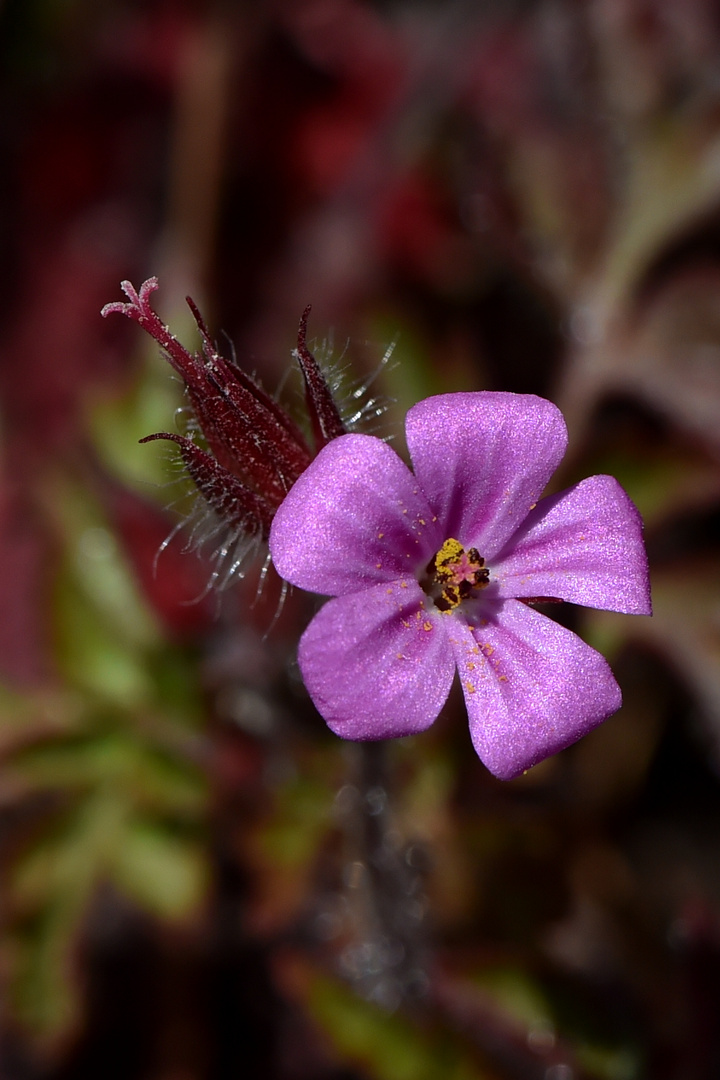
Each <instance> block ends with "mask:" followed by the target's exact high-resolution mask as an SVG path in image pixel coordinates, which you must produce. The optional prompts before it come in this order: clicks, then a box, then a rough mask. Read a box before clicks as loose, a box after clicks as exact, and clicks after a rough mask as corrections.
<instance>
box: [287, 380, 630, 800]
mask: <svg viewBox="0 0 720 1080" xmlns="http://www.w3.org/2000/svg"><path fill="white" fill-rule="evenodd" d="M406 433H407V442H408V447H409V450H410V456H411V458H412V463H413V469H414V472H411V471H410V469H408V468H407V466H406V465H405V464H404V463H403V462H402V461H401V460H400V458H399V457H398V456H397V454H396V453H395V452H394V451H393V450H392V449H390V447H389V446H387V445H386V444H385V443H384V442H382V441H381V440H379V439H376V438H373V437H371V436H366V435H344V436H341V437H340V438H337V439H335V440H333V441H332V442H329V443H328V444H327V445H326V446H325V447H324V449H322V450H321V451H320V454H319V455H318V457H317V458H316V459H315V460H314V461H313V462H312V463H311V464H310V465H309V466H308V467H307V469H306V470H305V471H304V472H303V473H302V475H301V476H300V477H299V479H298V480H297V481H296V483H295V484H294V486H293V487H292V489H291V490H290V492H289V493H288V495H287V496H286V497H285V499H284V501H283V502H282V503H281V505H280V507H279V508H278V510H277V512H276V515H275V518H274V520H273V523H272V528H271V532H270V550H271V554H272V558H273V561H274V563H275V566H276V568H277V570H278V572H279V573H280V574H281V576H282V577H284V578H285V579H286V580H287V581H289V582H291V583H292V584H294V585H298V586H300V587H301V588H303V589H308V590H310V591H312V592H316V593H320V594H324V595H326V596H331V597H334V599H332V600H330V601H329V602H328V603H327V604H326V605H325V606H324V607H323V608H322V609H321V610H320V612H319V613H318V614H317V615H316V616H315V618H314V619H313V621H312V622H311V623H310V625H309V626H308V628H307V630H306V631H305V633H304V635H303V637H302V639H301V641H300V648H299V661H300V668H301V671H302V674H303V678H304V680H305V683H306V686H307V688H308V691H309V693H310V696H311V697H312V699H313V701H314V702H315V704H316V706H317V708H318V710H319V711H320V713H321V714H322V716H323V717H324V718H325V720H326V721H327V723H328V725H329V726H330V727H331V728H332V730H333V731H334V732H336V733H337V734H338V735H340V736H342V737H343V738H347V739H359V740H363V739H384V738H390V737H395V736H402V735H411V734H415V733H417V732H419V731H423V730H425V728H427V727H429V725H430V724H432V722H433V721H434V720H435V718H436V717H437V715H438V713H439V712H440V710H441V709H442V707H443V705H444V703H445V700H446V698H447V696H448V693H449V691H450V686H451V683H452V681H453V677H454V673H455V670H456V669H457V671H458V673H459V676H460V681H461V684H462V688H463V692H464V695H465V702H466V705H467V711H468V716H469V719H470V732H471V736H472V740H473V744H474V746H475V749H476V750H477V753H478V754H479V756H480V757H481V759H482V760H483V761H484V762H485V764H486V765H487V767H488V768H489V769H490V771H491V772H493V773H495V775H496V776H499V777H501V778H502V779H511V778H512V777H514V776H517V775H518V774H520V773H522V772H523V771H524V770H525V769H528V768H529V767H530V766H531V765H535V764H537V762H539V761H542V760H543V759H544V758H546V757H548V756H549V755H550V754H553V753H555V752H556V751H558V750H561V749H563V748H564V747H566V746H568V745H569V744H570V743H572V742H574V741H575V740H576V739H579V738H580V737H581V736H582V735H585V734H586V733H587V732H588V731H590V730H592V728H594V727H596V726H597V725H598V724H600V723H602V721H603V720H605V719H607V717H608V716H610V715H611V714H612V713H614V712H616V711H617V709H618V708H619V707H620V704H621V694H620V688H619V687H618V685H617V683H616V681H615V679H614V677H613V675H612V672H611V671H610V668H609V666H608V664H607V662H606V661H605V660H604V658H603V657H602V656H600V654H599V653H597V652H596V651H595V650H594V649H591V648H590V647H589V646H588V645H586V644H585V642H583V641H582V640H581V639H580V638H579V637H577V635H575V634H573V633H571V632H570V631H569V630H567V629H565V628H564V627H562V626H560V625H559V624H558V623H556V622H554V621H553V620H551V619H549V618H547V617H546V616H544V615H542V614H540V613H539V612H537V611H535V610H533V608H531V607H529V606H528V604H527V603H524V602H523V600H528V599H531V598H532V599H536V598H540V597H547V598H555V599H561V600H567V601H570V602H572V603H576V604H584V605H586V606H589V607H596V608H605V609H607V610H610V611H621V612H625V613H627V614H644V615H649V614H650V612H651V605H650V592H649V582H648V569H647V559H646V555H645V549H644V546H643V541H642V522H641V519H640V516H639V514H638V512H637V510H636V508H635V506H634V505H633V503H632V502H631V500H630V499H629V498H628V496H627V495H626V494H625V492H624V491H623V490H622V488H621V487H620V485H619V484H618V483H617V481H616V480H614V479H613V478H612V477H610V476H593V477H590V478H589V479H588V480H584V481H583V482H582V483H580V484H577V485H575V486H574V487H572V488H569V489H568V490H567V491H564V492H562V493H561V494H559V495H553V496H550V497H548V498H545V499H542V500H541V499H540V497H541V495H542V492H543V489H544V488H545V486H546V484H547V482H548V480H549V479H550V477H551V476H552V474H553V472H554V471H555V469H556V468H557V466H558V464H559V462H560V461H561V459H562V457H563V454H564V452H565V448H566V445H567V430H566V427H565V423H564V420H563V418H562V415H561V413H560V412H559V410H558V409H557V408H556V407H555V406H554V405H553V404H551V403H550V402H549V401H545V400H544V399H543V398H539V397H535V396H532V395H519V394H509V393H489V392H482V393H474V394H444V395H441V396H439V397H433V398H429V399H427V400H426V401H422V402H420V403H419V404H418V405H416V406H414V407H413V408H412V409H411V410H410V412H409V413H408V416H407V421H406ZM538 500H540V501H538Z"/></svg>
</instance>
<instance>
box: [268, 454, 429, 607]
mask: <svg viewBox="0 0 720 1080" xmlns="http://www.w3.org/2000/svg"><path fill="white" fill-rule="evenodd" d="M442 541H443V537H442V536H441V535H440V530H439V527H438V525H437V523H436V522H434V521H433V515H432V512H431V510H430V507H429V506H428V504H427V500H426V499H425V497H424V496H423V494H422V492H421V491H420V490H419V488H418V484H417V481H416V480H415V477H414V476H413V474H412V473H411V472H410V470H409V469H408V468H407V466H406V465H404V464H403V462H402V461H401V460H400V458H399V457H398V456H397V454H396V453H395V451H394V450H391V449H390V447H389V446H387V445H386V444H385V443H384V442H381V440H380V439H375V438H373V437H372V436H370V435H343V436H341V437H340V438H339V439H333V441H332V442H330V443H328V445H327V446H326V447H325V448H324V449H323V450H321V451H320V453H319V454H318V456H317V457H316V458H315V460H314V461H313V462H312V463H311V465H310V466H309V467H308V468H307V469H306V470H305V472H304V473H303V474H302V476H301V477H300V478H299V480H298V481H297V482H296V483H295V484H294V485H293V487H292V488H291V489H290V491H289V492H288V494H287V496H286V498H285V500H284V501H283V502H282V503H281V505H280V507H279V509H278V511H277V513H276V515H275V519H274V521H273V525H272V530H271V532H270V552H271V554H272V557H273V561H274V563H275V566H276V568H277V571H278V573H279V574H280V575H281V577H284V578H285V579H286V580H287V581H289V582H291V583H292V584H293V585H299V586H300V587H301V588H302V589H308V590H310V591H311V592H317V593H321V594H323V595H326V596H342V595H344V594H345V593H351V592H356V591H357V590H358V589H362V588H364V587H367V586H370V585H375V584H377V583H378V582H380V581H392V580H394V579H397V578H401V577H403V575H407V577H408V580H409V581H411V582H413V583H414V584H416V581H415V576H414V575H415V574H416V573H419V572H420V571H421V570H423V569H424V568H425V566H426V565H427V563H428V561H429V559H430V558H431V557H432V555H433V554H434V553H435V551H437V549H438V548H439V547H440V545H441V544H442Z"/></svg>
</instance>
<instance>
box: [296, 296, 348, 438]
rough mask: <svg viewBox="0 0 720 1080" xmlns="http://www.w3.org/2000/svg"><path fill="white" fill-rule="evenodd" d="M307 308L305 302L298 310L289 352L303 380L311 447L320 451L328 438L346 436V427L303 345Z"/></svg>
mask: <svg viewBox="0 0 720 1080" xmlns="http://www.w3.org/2000/svg"><path fill="white" fill-rule="evenodd" d="M311 310H312V306H311V305H310V304H308V306H307V307H306V308H305V310H304V311H303V313H302V316H301V318H300V327H299V329H298V338H297V349H295V352H294V353H293V355H294V356H296V357H297V360H298V363H299V364H300V369H301V371H302V373H303V378H304V379H305V400H306V401H307V407H308V412H309V414H310V421H311V423H312V429H313V436H314V437H315V449H316V450H321V449H322V447H323V446H325V445H326V444H327V443H329V442H330V440H331V439H337V438H338V437H339V436H340V435H346V434H347V429H346V427H345V425H344V424H343V421H342V417H341V416H340V412H339V410H338V407H337V405H336V404H335V399H334V398H333V396H332V391H331V390H330V387H329V386H328V384H327V380H326V378H325V376H324V375H323V373H322V371H321V370H320V367H319V365H318V362H317V360H316V359H315V357H314V356H313V354H312V353H311V352H310V350H309V349H308V347H307V321H308V316H309V314H310V311H311Z"/></svg>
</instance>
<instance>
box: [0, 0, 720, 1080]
mask: <svg viewBox="0 0 720 1080" xmlns="http://www.w3.org/2000/svg"><path fill="white" fill-rule="evenodd" d="M718 70H720V20H719V18H718V13H717V10H716V5H714V4H713V3H711V2H710V0H690V2H688V3H683V4H674V3H671V2H670V0H585V2H583V3H576V2H574V0H537V2H534V3H526V2H522V0H517V2H512V3H508V2H504V0H488V2H485V3H482V4H472V3H464V2H463V0H453V2H452V3H445V2H443V3H440V2H436V0H427V2H424V3H417V2H413V0H387V2H383V3H379V2H371V0H278V2H273V3H264V2H261V3H258V4H254V5H248V4H227V3H223V2H220V0H217V2H209V3H199V2H195V0H151V2H149V3H143V4H139V3H135V2H134V0H106V2H105V3H100V4H97V3H96V4H91V3H90V2H89V0H52V2H49V0H48V2H40V0H36V2H32V3H30V2H27V0H5V3H4V5H2V6H0V154H1V155H2V160H3V163H4V164H3V170H2V174H1V175H0V243H1V244H2V250H3V259H2V260H0V281H1V287H0V604H1V610H2V619H0V672H1V673H2V686H1V687H0V875H1V877H2V885H3V887H2V892H1V893H0V926H1V927H2V941H1V942H0V1075H1V1076H2V1078H3V1080H6V1078H7V1080H70V1078H72V1080H83V1078H85V1077H91V1076H92V1077H95V1076H103V1077H105V1078H108V1080H113V1078H115V1077H117V1080H121V1078H122V1080H129V1078H134V1077H137V1078H138V1080H139V1078H140V1077H142V1078H143V1080H144V1078H149V1077H152V1078H153V1080H155V1078H157V1080H169V1078H170V1077H173V1078H177V1077H179V1076H182V1077H183V1078H184V1080H191V1078H192V1080H215V1078H218V1080H219V1078H223V1080H224V1078H225V1077H234V1076H239V1075H243V1076H258V1077H263V1078H264V1080H265V1078H267V1080H273V1078H277V1080H322V1078H327V1080H356V1078H357V1080H364V1078H377V1080H402V1078H404V1077H413V1078H414V1077H418V1078H424V1077H427V1078H430V1077H436V1076H443V1075H447V1076H448V1077H449V1078H450V1077H457V1078H458V1080H459V1078H463V1080H464V1078H468V1080H469V1078H471V1077H476V1078H478V1080H536V1078H537V1080H715V1078H716V1076H717V1075H718V1073H719V1072H720V1041H719V1040H718V1031H717V1015H718V1013H719V1012H720V872H719V871H718V867H719V866H720V842H719V836H720V831H719V830H720V797H719V795H720V791H719V786H718V769H719V768H720V647H719V645H718V642H719V641H720V636H719V635H720V631H719V627H720V621H719V619H720V615H719V613H720V595H718V588H719V585H718V583H719V582H720V457H719V450H720V438H719V432H720V318H719V316H718V311H719V310H720V308H719V307H718V297H719V296H720V166H719V162H720V156H719V153H718V151H719V148H720V109H719V108H718V106H719V105H720V83H719V82H718ZM150 274H157V275H158V276H159V278H160V283H161V291H160V293H159V294H158V307H159V310H160V312H161V313H162V317H163V318H164V319H165V320H166V321H167V322H168V324H170V325H171V326H172V328H173V330H174V331H175V332H176V333H177V334H178V336H179V337H180V338H181V339H182V340H183V341H185V342H186V343H187V344H188V345H192V344H194V339H193V333H194V331H193V330H192V324H191V320H190V318H189V315H188V314H187V312H186V309H185V307H184V302H183V300H184V296H185V294H187V293H189V294H191V295H192V296H193V297H194V299H195V300H196V301H197V302H198V303H199V305H200V306H201V308H202V309H203V311H204V312H205V313H206V317H207V319H208V323H209V324H210V325H211V327H212V328H213V332H216V333H217V335H218V340H219V341H220V343H221V345H222V347H223V348H225V347H226V346H227V348H228V349H229V348H230V345H229V344H228V342H227V340H226V339H229V341H230V342H232V343H233V347H234V349H235V350H236V352H237V356H238V358H239V360H240V362H241V363H243V364H244V365H245V366H246V367H248V368H249V369H257V371H258V373H259V375H260V376H261V378H262V380H263V382H264V384H265V385H267V386H268V387H271V388H275V387H279V394H280V395H281V396H282V397H283V398H284V399H285V400H288V401H289V402H290V404H291V405H292V400H293V395H294V394H295V390H294V389H293V386H294V384H293V382H292V380H289V381H287V382H286V381H284V379H285V372H286V369H287V365H288V361H289V355H290V350H291V349H292V348H293V346H294V344H295V340H294V339H295V333H296V329H297V323H298V318H299V315H300V313H301V311H302V310H303V308H304V306H305V305H306V304H307V303H309V302H311V303H312V305H313V311H312V315H311V320H310V329H311V333H312V334H316V335H317V337H318V339H319V340H320V342H321V343H322V342H323V341H324V339H325V338H326V336H327V338H328V341H327V342H325V346H326V347H325V348H324V349H323V350H322V351H323V354H324V355H326V356H330V358H331V362H332V363H333V364H334V365H336V366H339V367H344V366H346V365H349V366H350V369H351V374H350V375H349V376H348V378H347V381H348V383H351V382H352V379H353V378H354V377H358V378H365V377H368V376H369V375H371V374H372V372H373V371H375V369H376V368H377V366H378V363H379V362H380V359H381V357H382V356H383V354H384V353H385V351H386V349H387V347H388V344H389V343H391V342H394V343H395V349H394V353H393V362H391V363H390V364H388V365H386V366H385V367H383V368H382V370H381V371H380V372H379V374H378V375H377V379H376V383H374V384H373V393H375V392H376V391H377V392H378V394H379V395H380V396H381V397H387V398H388V399H391V401H392V402H393V403H394V404H392V405H391V406H390V408H389V410H388V412H387V413H386V414H385V415H384V416H383V417H382V418H381V420H380V421H379V423H380V424H381V425H382V431H384V432H390V433H392V434H394V435H395V436H398V435H399V432H400V431H401V430H402V418H403V416H404V413H405V411H406V409H407V408H408V407H409V406H410V405H411V404H413V403H414V402H415V401H417V400H418V399H419V398H421V397H423V396H426V395H428V394H431V393H435V392H438V391H442V390H451V389H466V390H470V389H478V388H482V387H488V388H497V389H507V390H515V391H521V392H533V393H541V394H545V395H547V396H549V397H551V398H553V400H555V401H557V403H558V404H559V405H560V406H561V407H562V409H563V411H564V412H565V414H566V416H567V419H568V424H569V428H570V436H571V438H570V453H569V456H568V459H567V461H566V462H565V464H564V467H563V473H562V475H561V477H560V478H559V483H560V485H565V484H570V483H573V482H574V481H575V480H577V479H580V478H581V477H584V476H586V475H589V474H592V473H595V472H610V473H612V474H614V475H616V476H617V477H618V478H619V479H620V481H621V482H622V483H623V485H624V486H625V488H626V489H627V491H628V492H629V494H630V495H631V496H632V498H633V499H634V500H635V502H636V503H637V505H638V506H639V507H640V509H641V511H642V513H643V515H644V519H645V523H646V533H647V539H648V547H649V552H650V556H651V562H652V571H653V589H654V602H655V614H654V617H653V618H652V619H630V618H623V617H618V616H614V615H611V614H607V613H603V612H585V611H583V612H580V611H576V610H573V609H569V608H568V609H567V610H566V609H564V608H563V609H562V610H561V611H560V612H559V614H558V612H557V611H556V612H554V613H553V614H554V615H555V616H557V617H558V618H560V619H561V620H562V621H563V622H565V623H567V625H569V626H570V627H571V628H572V629H575V630H577V631H578V632H580V633H582V634H583V635H584V636H585V637H586V639H587V640H588V641H590V642H591V643H592V644H593V645H595V646H596V647H598V648H600V649H601V650H602V651H603V652H605V654H606V655H607V656H608V657H609V658H610V659H611V661H612V663H613V666H614V669H615V671H616V673H617V675H618V678H619V680H620V682H621V684H622V688H623V694H624V706H623V709H622V710H621V712H620V713H619V714H618V715H617V716H616V717H614V718H612V719H611V720H610V721H608V722H607V723H606V724H605V725H603V726H602V727H601V728H600V729H599V730H597V731H596V732H594V733H593V734H592V735H591V736H589V737H588V738H587V739H585V740H583V742H581V743H580V744H579V745H577V746H575V747H573V748H571V749H570V750H568V751H566V752H565V753H563V754H562V755H560V756H558V757H557V758H555V759H553V760H551V761H548V762H545V763H543V764H542V765H541V766H539V767H537V768H536V769H534V770H532V771H531V772H530V773H529V774H528V775H527V776H525V777H522V778H520V779H519V780H517V781H514V782H512V783H511V784H505V785H504V784H501V783H499V782H497V781H495V780H494V779H493V778H492V777H490V776H489V775H488V774H487V773H486V772H485V771H484V770H483V768H482V766H481V765H480V764H479V762H478V761H477V759H476V758H475V756H474V754H473V753H472V750H471V748H470V743H469V740H468V736H467V729H466V723H465V719H464V715H463V708H462V704H461V701H460V699H459V695H457V694H453V695H452V696H451V699H450V702H449V703H448V706H447V708H446V710H445V711H444V714H443V716H442V717H441V718H440V720H439V721H438V722H437V723H436V724H435V726H434V727H433V729H432V730H431V731H429V732H427V733H426V734H425V735H424V736H422V737H421V738H416V739H412V740H406V741H403V742H401V743H398V744H396V745H393V746H390V747H388V748H386V749H385V751H377V752H376V751H367V750H360V749H358V748H357V747H348V746H347V745H345V744H342V743H340V742H339V741H338V740H336V739H335V738H334V737H332V736H331V735H330V734H329V733H328V732H327V731H326V729H325V725H324V724H323V723H322V722H321V720H320V719H319V718H318V717H317V715H316V714H315V713H314V711H313V709H312V707H311V705H310V703H309V701H308V699H307V696H306V694H305V692H304V690H303V688H302V685H301V682H300V679H299V674H298V671H297V667H296V664H295V662H294V651H295V648H296V642H297V638H298V635H299V633H300V631H301V629H302V627H303V626H304V625H305V624H306V622H307V619H308V618H309V616H310V613H311V611H310V606H309V601H308V599H307V598H306V597H302V596H299V595H296V596H294V597H291V598H290V600H289V602H288V604H287V605H286V608H285V610H284V612H283V614H282V616H281V617H280V618H279V620H278V621H277V623H276V624H274V625H273V628H272V630H271V632H270V633H268V628H269V627H270V626H271V624H273V616H274V611H275V606H276V602H277V590H278V585H277V582H275V581H273V580H269V581H268V582H267V587H266V589H265V593H264V595H263V596H261V597H259V598H258V597H257V596H256V582H255V581H248V582H247V583H245V584H242V585H240V586H238V588H237V589H236V590H234V591H233V592H231V593H230V594H228V595H226V596H225V597H224V599H223V603H222V605H220V604H219V603H218V602H216V600H215V598H214V597H212V596H210V597H208V596H206V595H205V586H206V583H207V574H208V571H207V568H206V567H204V566H203V564H202V562H201V561H200V560H199V559H197V558H196V556H195V555H193V554H187V553H183V545H184V543H186V542H187V540H188V534H187V531H185V532H184V533H183V532H182V531H181V532H180V533H179V534H178V535H177V536H176V537H175V538H174V539H173V540H172V541H171V542H170V544H169V545H167V547H162V546H163V542H164V541H165V539H166V538H167V537H168V536H169V535H170V533H171V531H172V530H173V528H174V525H175V522H176V521H177V513H174V512H173V511H168V510H166V507H168V506H169V504H173V503H175V502H176V500H179V502H178V507H177V509H178V510H180V511H181V510H182V509H183V508H184V507H185V506H186V502H185V498H186V492H185V489H184V488H183V487H182V486H180V485H179V484H178V477H177V473H176V472H174V471H173V467H172V466H168V463H167V460H166V457H165V455H164V452H163V450H162V449H159V447H158V444H153V445H151V446H138V444H137V440H138V439H139V438H141V437H142V436H144V435H145V434H149V433H150V432H152V431H155V430H173V424H174V423H176V421H175V420H174V418H173V417H174V413H175V410H176V409H178V407H182V404H183V399H182V394H181V390H180V387H179V385H178V384H177V382H174V381H173V380H172V379H171V377H170V375H169V371H168V370H166V366H165V365H164V363H163V362H162V361H161V360H160V358H158V357H157V356H156V355H155V354H154V353H153V352H152V351H148V348H147V345H146V343H145V342H143V341H142V340H140V335H139V333H138V332H137V330H136V328H134V327H131V326H129V325H124V324H122V321H121V320H114V321H113V320H108V321H107V322H103V321H102V320H101V319H100V318H99V309H100V307H101V306H102V305H103V304H104V303H106V302H108V301H111V300H114V299H118V298H119V296H120V292H119V282H120V280H121V279H123V278H130V279H132V280H133V281H135V282H138V281H139V280H142V279H143V278H144V277H147V276H149V275H150ZM333 339H334V341H333ZM396 445H397V446H398V449H399V450H400V451H401V452H402V440H401V439H400V438H397V442H396ZM161 547H162V550H161ZM158 552H160V554H158Z"/></svg>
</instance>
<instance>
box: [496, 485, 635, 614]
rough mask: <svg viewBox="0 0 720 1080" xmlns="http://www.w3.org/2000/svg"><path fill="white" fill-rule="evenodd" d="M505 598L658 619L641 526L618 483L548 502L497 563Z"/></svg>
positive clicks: (586, 488)
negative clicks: (552, 600)
mask: <svg viewBox="0 0 720 1080" xmlns="http://www.w3.org/2000/svg"><path fill="white" fill-rule="evenodd" d="M492 575H493V578H494V579H497V587H498V595H499V596H501V597H511V596H556V597H558V599H560V600H570V601H571V602H572V603H574V604H584V605H585V606H586V607H596V608H604V609H605V610H607V611H623V612H625V613H626V614H633V615H649V614H650V613H651V610H652V608H651V603H650V584H649V578H648V565H647V556H646V554H645V547H644V544H643V539H642V520H641V518H640V515H639V513H638V512H637V510H636V508H635V505H634V504H633V502H632V501H631V500H630V499H629V498H628V496H627V495H626V494H625V492H624V491H623V489H622V488H621V487H620V485H619V484H618V482H617V480H615V479H614V478H613V477H612V476H591V477H589V479H587V480H583V481H582V483H580V484H576V485H575V487H572V488H569V489H568V490H567V491H563V492H561V493H560V494H559V495H553V496H551V497H549V498H547V499H543V500H542V502H540V503H539V505H538V507H537V509H536V510H533V511H532V513H531V514H530V515H529V517H528V518H527V520H526V522H525V523H524V524H523V525H522V526H521V528H520V530H519V531H518V532H517V533H516V534H515V536H513V537H512V538H511V540H510V542H509V543H508V545H507V547H506V549H505V552H501V553H500V556H499V557H498V560H497V561H496V562H494V563H493V567H492Z"/></svg>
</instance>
